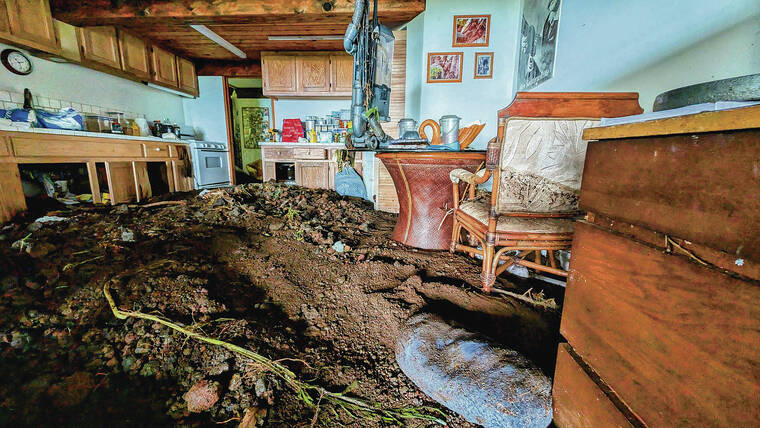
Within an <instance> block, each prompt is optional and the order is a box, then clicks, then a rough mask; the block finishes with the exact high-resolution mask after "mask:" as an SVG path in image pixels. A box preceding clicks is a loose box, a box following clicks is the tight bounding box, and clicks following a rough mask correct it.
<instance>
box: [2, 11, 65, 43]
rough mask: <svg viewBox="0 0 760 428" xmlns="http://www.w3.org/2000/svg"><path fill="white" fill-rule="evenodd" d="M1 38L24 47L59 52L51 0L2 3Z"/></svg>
mask: <svg viewBox="0 0 760 428" xmlns="http://www.w3.org/2000/svg"><path fill="white" fill-rule="evenodd" d="M0 39H3V40H5V41H7V42H10V43H13V44H16V45H20V46H22V47H26V48H30V49H34V50H41V51H44V52H50V53H57V52H58V51H59V48H58V40H57V39H56V37H55V27H54V26H53V17H52V15H51V14H50V5H49V4H48V1H47V0H0Z"/></svg>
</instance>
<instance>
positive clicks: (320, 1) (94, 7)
mask: <svg viewBox="0 0 760 428" xmlns="http://www.w3.org/2000/svg"><path fill="white" fill-rule="evenodd" d="M50 4H51V8H52V11H53V16H54V17H55V18H56V19H59V20H61V21H64V22H67V23H69V24H73V25H77V26H95V25H115V26H117V27H119V28H122V29H125V30H128V31H131V32H133V33H135V34H138V35H140V36H142V37H144V38H146V39H148V40H150V41H151V42H153V43H155V44H157V45H159V46H163V47H164V48H167V49H169V50H171V51H173V52H175V53H176V54H179V55H181V56H184V57H187V58H190V59H192V60H193V61H195V62H196V63H197V65H199V66H204V65H207V63H209V62H217V61H225V62H227V61H237V62H240V61H241V59H240V58H238V57H236V56H235V55H233V54H232V53H230V52H229V51H227V50H226V49H224V48H222V47H221V46H219V45H217V44H216V43H214V42H213V41H212V40H210V39H208V38H206V37H205V36H204V35H202V34H200V33H198V32H197V31H195V30H194V29H192V28H190V27H189V25H190V24H204V25H206V26H207V27H208V28H210V29H211V30H212V31H214V32H215V33H217V34H219V35H220V36H221V37H223V38H224V39H226V40H227V41H229V42H230V43H232V44H233V45H235V46H236V47H238V48H239V49H241V50H242V51H243V52H245V53H246V55H247V56H248V58H247V60H245V61H243V62H246V61H247V62H252V61H251V60H257V59H259V58H260V57H261V52H262V51H280V50H295V51H310V50H327V51H340V50H342V49H343V43H342V41H341V40H321V41H305V40H298V41H271V40H268V37H269V36H307V35H319V36H342V35H343V34H344V33H345V31H346V27H347V26H348V23H349V22H350V21H351V16H352V14H353V8H354V2H353V0H268V1H265V0H174V1H169V0H80V1H70V0H51V1H50ZM325 4H327V5H328V6H327V7H325ZM326 9H330V10H329V11H327V10H326ZM378 9H379V17H380V21H381V22H382V23H383V24H385V25H387V26H389V27H391V28H394V27H397V26H400V25H403V24H404V23H406V22H409V21H410V20H412V19H413V18H414V17H415V16H417V15H419V14H420V13H422V12H423V11H424V10H425V0H409V1H405V0H379V8H378Z"/></svg>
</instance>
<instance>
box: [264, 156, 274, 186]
mask: <svg viewBox="0 0 760 428" xmlns="http://www.w3.org/2000/svg"><path fill="white" fill-rule="evenodd" d="M276 171H277V166H276V165H275V163H274V162H271V161H267V162H264V178H263V181H264V182H265V183H266V182H267V181H269V180H276V179H277V177H276V175H277V172H276Z"/></svg>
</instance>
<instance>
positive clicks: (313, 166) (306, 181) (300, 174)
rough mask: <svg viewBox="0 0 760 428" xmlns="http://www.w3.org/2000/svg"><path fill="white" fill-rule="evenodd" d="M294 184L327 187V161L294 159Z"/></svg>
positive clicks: (328, 171)
mask: <svg viewBox="0 0 760 428" xmlns="http://www.w3.org/2000/svg"><path fill="white" fill-rule="evenodd" d="M296 184H297V185H299V186H303V187H308V188H311V189H329V188H330V165H329V163H328V162H324V161H323V162H318V161H296Z"/></svg>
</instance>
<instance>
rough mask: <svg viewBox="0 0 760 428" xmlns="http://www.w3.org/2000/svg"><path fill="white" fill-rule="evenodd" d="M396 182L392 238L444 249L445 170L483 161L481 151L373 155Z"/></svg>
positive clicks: (449, 202)
mask: <svg viewBox="0 0 760 428" xmlns="http://www.w3.org/2000/svg"><path fill="white" fill-rule="evenodd" d="M376 157H377V158H379V159H380V160H381V161H382V162H383V165H385V168H386V169H388V173H389V174H390V176H391V178H392V179H393V184H394V186H396V194H397V195H398V202H399V215H398V220H397V221H396V228H395V229H394V230H393V239H394V240H396V241H398V242H401V243H402V244H405V245H408V246H410V247H417V248H422V249H426V250H448V249H449V246H450V244H451V229H452V220H453V215H452V214H451V213H449V214H448V215H447V213H448V212H449V210H451V209H452V208H453V207H454V200H453V195H452V188H451V179H449V173H450V172H451V170H453V169H457V168H463V169H466V170H468V171H471V172H475V170H476V169H477V168H478V166H480V165H481V164H482V163H483V162H485V157H486V155H485V152H484V151H460V152H384V153H378V154H377V155H376Z"/></svg>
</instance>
